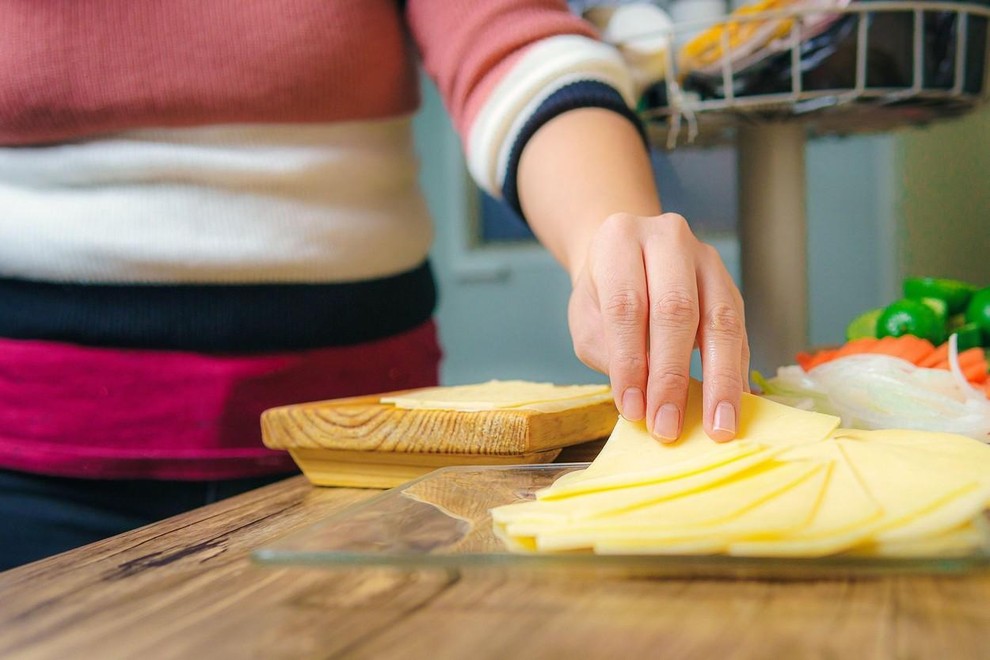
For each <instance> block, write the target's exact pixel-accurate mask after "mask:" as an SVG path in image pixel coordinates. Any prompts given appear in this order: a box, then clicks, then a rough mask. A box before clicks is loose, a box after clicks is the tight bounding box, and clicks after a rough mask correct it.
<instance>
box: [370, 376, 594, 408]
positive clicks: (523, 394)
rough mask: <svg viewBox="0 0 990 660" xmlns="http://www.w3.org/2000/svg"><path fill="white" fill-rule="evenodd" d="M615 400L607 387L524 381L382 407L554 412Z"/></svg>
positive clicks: (424, 394)
mask: <svg viewBox="0 0 990 660" xmlns="http://www.w3.org/2000/svg"><path fill="white" fill-rule="evenodd" d="M611 400H612V391H611V389H610V388H609V386H608V385H554V384H553V383H532V382H529V381H523V380H492V381H488V382H487V383H478V384H475V385H457V386H453V387H429V388H424V389H420V390H413V391H411V392H407V393H405V394H400V395H397V396H391V397H382V398H381V402H382V403H389V404H393V405H394V406H396V407H397V408H405V409H408V410H417V409H427V410H458V411H462V412H480V411H485V410H504V409H508V408H522V409H526V410H541V411H543V412H552V411H554V410H566V409H568V408H576V407H580V406H585V405H593V404H597V403H605V402H607V401H611Z"/></svg>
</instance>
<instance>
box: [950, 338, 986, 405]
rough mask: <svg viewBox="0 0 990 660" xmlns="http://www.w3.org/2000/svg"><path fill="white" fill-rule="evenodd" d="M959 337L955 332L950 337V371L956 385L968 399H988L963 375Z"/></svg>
mask: <svg viewBox="0 0 990 660" xmlns="http://www.w3.org/2000/svg"><path fill="white" fill-rule="evenodd" d="M958 337H959V335H958V334H957V333H955V332H953V333H952V335H951V336H950V337H949V371H951V372H952V375H953V376H954V377H955V379H956V383H957V384H958V385H959V389H960V390H961V391H962V392H963V394H964V395H965V396H966V398H968V399H983V400H985V399H986V397H985V396H984V395H983V393H982V392H980V391H979V390H978V389H976V388H975V387H973V386H972V385H970V384H969V381H968V380H966V374H964V373H963V371H962V367H960V366H959V340H958Z"/></svg>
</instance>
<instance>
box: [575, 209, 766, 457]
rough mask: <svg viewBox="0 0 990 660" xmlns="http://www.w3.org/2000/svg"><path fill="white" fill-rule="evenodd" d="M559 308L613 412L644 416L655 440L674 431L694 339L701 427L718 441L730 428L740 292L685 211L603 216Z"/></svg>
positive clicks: (743, 345)
mask: <svg viewBox="0 0 990 660" xmlns="http://www.w3.org/2000/svg"><path fill="white" fill-rule="evenodd" d="M568 317H569V319H568V320H569V322H570V328H571V335H572V337H573V340H574V350H575V352H576V353H577V355H578V357H579V358H580V359H581V361H582V362H584V363H585V364H587V365H588V366H589V367H592V368H593V369H596V370H598V371H601V372H603V373H606V374H608V376H609V378H610V380H611V383H612V391H613V393H614V396H615V401H616V405H617V406H618V408H619V410H620V412H621V413H622V415H623V416H624V417H626V418H627V419H631V420H640V419H644V417H645V419H646V426H647V428H648V429H649V430H650V431H651V432H652V433H653V434H654V435H656V436H657V437H659V438H661V439H662V440H668V441H672V440H674V439H675V438H677V437H678V435H679V434H680V432H681V427H682V424H683V419H684V409H685V404H686V401H687V388H688V381H689V372H690V362H691V353H692V350H693V348H694V347H695V346H698V347H699V348H700V350H701V359H702V368H703V371H704V425H705V431H706V432H707V433H708V435H709V436H711V437H712V438H713V439H715V440H718V441H726V440H731V439H732V438H733V437H734V436H735V434H736V428H737V420H738V411H739V400H740V395H741V393H742V392H743V390H744V389H748V385H747V383H748V372H749V345H748V341H747V337H746V327H745V321H744V313H743V302H742V297H741V296H740V295H739V291H738V289H737V288H736V286H735V284H734V283H733V281H732V278H731V277H730V276H729V274H728V272H727V271H726V269H725V266H724V265H723V264H722V260H721V258H720V257H719V255H718V252H717V251H716V250H715V249H714V248H713V247H711V246H710V245H706V244H704V243H702V242H700V241H699V240H698V239H697V238H696V237H695V236H694V234H693V233H692V232H691V229H690V228H689V227H688V224H687V222H686V221H685V220H684V218H682V217H681V216H679V215H677V214H675V213H665V214H663V215H658V216H651V217H641V216H636V215H629V214H616V215H612V216H610V217H609V218H608V219H607V220H606V221H605V222H604V223H602V224H601V225H600V226H599V228H598V229H597V231H596V232H595V234H594V237H593V240H591V241H590V249H589V251H588V254H587V257H586V258H585V260H584V262H583V264H582V266H581V268H580V270H579V272H578V273H577V274H576V275H575V276H574V291H573V293H572V294H571V300H570V306H569V313H568Z"/></svg>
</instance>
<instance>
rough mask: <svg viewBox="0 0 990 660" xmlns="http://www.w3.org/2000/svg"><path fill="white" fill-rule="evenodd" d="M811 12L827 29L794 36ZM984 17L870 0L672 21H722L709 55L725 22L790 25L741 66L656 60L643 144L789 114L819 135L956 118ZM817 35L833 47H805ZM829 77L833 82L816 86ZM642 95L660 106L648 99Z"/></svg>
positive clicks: (983, 62)
mask: <svg viewBox="0 0 990 660" xmlns="http://www.w3.org/2000/svg"><path fill="white" fill-rule="evenodd" d="M822 16H829V17H830V19H831V21H832V22H831V23H830V24H829V27H828V28H827V29H825V30H821V29H819V31H818V32H817V33H815V34H811V35H808V34H806V32H805V31H806V30H807V25H808V22H809V21H810V20H812V19H813V20H815V21H819V22H821V21H822ZM988 17H990V6H987V5H983V4H974V3H959V2H930V1H926V2H887V1H880V2H854V3H851V4H848V5H846V6H845V7H840V8H834V9H830V10H827V11H823V10H822V9H820V8H808V7H805V8H801V9H789V10H779V11H772V12H757V13H751V14H746V15H730V16H724V17H720V18H716V19H711V20H708V21H705V22H704V23H701V24H698V23H694V24H683V25H679V26H676V28H675V31H674V32H672V33H670V34H668V35H667V38H668V39H670V41H671V43H675V42H676V41H677V39H676V37H677V30H680V29H690V30H691V31H692V32H693V31H697V29H698V28H699V27H723V28H726V29H722V32H721V42H722V43H721V51H722V52H723V53H731V52H732V48H730V43H729V31H730V29H731V28H735V29H738V28H739V27H740V26H743V25H746V24H749V23H768V22H770V21H777V22H780V21H790V22H791V27H790V30H789V32H788V34H787V36H786V37H784V38H783V39H777V40H776V42H775V44H776V48H774V49H773V52H772V54H769V55H767V56H766V57H762V58H753V57H749V58H748V59H746V58H741V59H743V60H744V61H743V62H742V65H739V64H738V63H736V62H734V61H733V57H731V56H730V57H722V58H720V59H719V60H718V61H717V62H715V63H714V64H713V65H711V66H708V67H705V70H703V71H698V70H695V71H688V72H687V73H682V72H681V71H680V69H679V61H678V60H679V59H680V58H668V70H669V71H670V73H671V75H669V76H668V77H667V79H666V80H665V81H663V82H661V83H658V84H657V85H656V86H654V87H653V88H652V90H648V92H647V94H646V95H645V96H644V101H647V103H646V104H645V106H643V107H641V111H640V115H641V117H642V118H643V119H644V121H645V123H646V125H647V128H648V132H649V136H650V139H651V141H652V142H653V143H654V144H656V145H657V146H665V147H667V148H675V147H677V146H683V145H696V146H705V145H715V144H727V143H732V142H734V141H735V139H736V137H737V132H738V129H740V128H742V127H748V126H758V125H766V124H773V123H779V122H800V123H802V124H803V125H804V126H805V128H806V130H807V133H808V135H810V136H819V135H849V134H856V133H878V132H885V131H889V130H893V129H896V128H899V127H902V126H917V125H924V124H928V123H932V122H935V121H939V120H942V119H948V118H952V117H958V116H960V115H963V114H966V113H967V112H969V111H971V110H973V109H974V108H976V107H977V106H978V105H980V104H981V103H983V102H984V101H985V100H986V98H987V89H988V87H990V85H988V84H987V72H988V70H990V67H988V66H987V56H988V47H990V39H988V34H987V32H988V30H987V25H988ZM642 36H644V35H637V36H636V38H640V37H642ZM809 36H810V38H809ZM828 38H832V39H833V40H834V41H835V42H836V43H832V44H825V45H824V46H821V45H819V46H813V45H812V44H813V40H818V42H819V44H823V43H825V41H826V40H827V39H828ZM738 47H739V46H738V45H736V46H735V48H738ZM814 48H818V50H817V51H816V52H812V51H813V49H814ZM823 53H824V54H823ZM812 56H813V57H812ZM754 59H755V60H756V61H754ZM670 60H673V61H670ZM825 67H828V69H827V75H821V71H822V69H823V68H825ZM829 82H833V83H834V82H839V83H842V84H836V85H832V86H830V87H829V88H822V86H823V84H827V83H829ZM768 88H772V89H768ZM651 92H652V93H651ZM651 96H652V97H654V98H653V100H656V98H657V97H659V99H660V100H661V103H649V101H650V100H651Z"/></svg>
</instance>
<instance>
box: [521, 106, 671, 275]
mask: <svg viewBox="0 0 990 660" xmlns="http://www.w3.org/2000/svg"><path fill="white" fill-rule="evenodd" d="M518 182H519V183H518V185H519V200H520V204H521V206H522V210H523V213H524V214H525V215H526V218H527V219H528V220H529V223H530V226H531V228H532V229H533V232H534V233H535V234H536V236H537V238H539V239H540V241H541V242H542V243H543V244H544V245H545V246H546V247H547V249H549V250H550V252H551V253H552V254H553V255H554V256H555V257H556V258H557V260H558V261H560V263H561V264H563V266H564V268H565V269H566V270H567V272H568V273H570V275H571V279H572V280H573V279H575V278H576V277H577V275H578V273H579V272H580V271H581V268H582V267H583V265H584V261H585V259H586V256H587V252H588V247H589V244H590V241H591V239H592V236H593V235H594V233H595V231H596V230H597V229H598V227H599V226H600V225H601V223H602V222H603V221H604V220H605V219H606V218H607V217H608V216H610V215H612V214H614V213H629V214H633V215H638V216H655V215H658V214H659V213H660V199H659V196H658V195H657V191H656V186H655V183H654V179H653V172H652V168H651V166H650V161H649V156H648V154H647V152H646V149H645V147H644V145H643V140H642V138H641V137H640V135H639V132H638V131H637V130H636V128H635V127H634V126H633V125H632V123H630V122H629V120H628V119H626V118H625V117H622V116H620V115H618V114H616V113H614V112H611V111H609V110H603V109H599V108H585V109H579V110H572V111H570V112H567V113H564V114H562V115H560V116H559V117H556V118H554V119H553V120H551V121H550V122H548V123H547V124H546V125H544V126H543V127H541V128H540V130H539V131H538V132H537V133H536V134H535V135H534V136H533V137H532V138H531V139H530V140H529V142H528V143H527V144H526V147H525V149H524V150H523V153H522V157H521V158H520V162H519V173H518Z"/></svg>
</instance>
